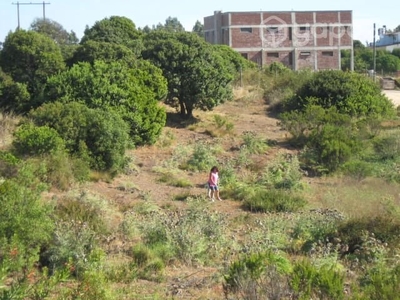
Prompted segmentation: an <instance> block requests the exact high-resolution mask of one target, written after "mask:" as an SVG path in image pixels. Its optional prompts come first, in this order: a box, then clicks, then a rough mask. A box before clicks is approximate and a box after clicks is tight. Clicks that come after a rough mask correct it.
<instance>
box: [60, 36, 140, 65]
mask: <svg viewBox="0 0 400 300" xmlns="http://www.w3.org/2000/svg"><path fill="white" fill-rule="evenodd" d="M96 60H103V61H106V62H113V61H121V60H123V61H126V62H132V61H136V55H135V53H134V52H133V51H132V50H130V49H129V48H128V47H126V46H124V45H120V44H115V43H108V42H97V41H87V42H86V43H84V44H82V45H80V46H79V47H78V48H77V49H76V51H75V53H74V55H73V56H72V57H71V58H70V59H69V60H68V61H67V64H68V65H69V66H72V65H73V64H75V63H77V62H90V63H94V62H95V61H96Z"/></svg>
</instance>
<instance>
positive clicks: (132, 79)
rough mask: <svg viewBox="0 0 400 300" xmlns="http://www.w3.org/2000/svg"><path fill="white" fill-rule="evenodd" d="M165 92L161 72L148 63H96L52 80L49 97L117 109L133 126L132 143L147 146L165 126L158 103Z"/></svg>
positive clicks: (82, 64) (66, 72) (74, 66)
mask: <svg viewBox="0 0 400 300" xmlns="http://www.w3.org/2000/svg"><path fill="white" fill-rule="evenodd" d="M165 91H166V82H165V79H164V78H163V77H162V74H161V71H160V70H159V69H157V68H155V67H152V66H151V65H150V64H149V63H148V62H142V63H138V67H137V68H130V67H129V66H128V65H127V64H126V63H119V62H112V63H106V62H103V61H96V62H95V63H94V64H93V65H91V64H89V63H78V64H75V65H73V66H72V68H71V69H69V70H68V71H65V72H63V73H60V74H58V75H56V76H53V77H51V78H49V80H48V83H47V86H46V90H45V97H46V99H47V100H50V101H53V102H55V101H60V102H63V103H70V102H74V101H76V102H80V103H83V104H86V105H87V106H88V107H90V108H99V109H102V110H106V111H107V110H114V111H115V112H116V113H118V114H119V115H120V117H122V118H123V119H124V121H125V122H127V123H128V124H129V128H130V136H131V138H132V140H133V141H134V142H135V143H137V144H146V143H154V142H155V141H156V139H157V137H158V136H159V135H160V133H161V130H162V128H163V126H164V125H165V121H166V113H165V110H164V109H163V108H162V107H160V106H159V105H158V102H157V100H159V99H160V97H162V96H163V95H165Z"/></svg>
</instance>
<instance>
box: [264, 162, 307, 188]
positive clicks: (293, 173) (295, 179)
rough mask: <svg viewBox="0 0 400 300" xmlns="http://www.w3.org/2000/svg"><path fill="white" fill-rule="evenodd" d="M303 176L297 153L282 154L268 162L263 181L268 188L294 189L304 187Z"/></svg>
mask: <svg viewBox="0 0 400 300" xmlns="http://www.w3.org/2000/svg"><path fill="white" fill-rule="evenodd" d="M302 178H303V173H302V171H301V169H300V162H299V159H298V157H297V155H289V154H281V155H279V156H278V157H277V158H276V159H274V160H273V161H271V162H270V163H268V165H267V167H266V169H265V171H264V172H263V174H262V179H261V183H262V184H264V185H265V186H266V187H268V188H275V189H287V190H293V189H298V188H301V187H302V185H301V179H302Z"/></svg>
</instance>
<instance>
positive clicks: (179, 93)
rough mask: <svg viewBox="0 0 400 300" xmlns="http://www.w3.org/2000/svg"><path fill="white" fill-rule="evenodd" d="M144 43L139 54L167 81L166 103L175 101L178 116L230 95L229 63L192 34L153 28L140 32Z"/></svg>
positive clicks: (211, 104) (171, 103) (188, 114)
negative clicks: (153, 65)
mask: <svg viewBox="0 0 400 300" xmlns="http://www.w3.org/2000/svg"><path fill="white" fill-rule="evenodd" d="M144 44H145V50H144V51H143V53H142V55H143V57H144V58H145V59H148V60H150V61H152V62H153V63H154V64H155V65H156V66H158V67H160V68H161V69H162V70H163V75H164V77H165V78H166V79H167V81H168V95H167V99H166V101H167V103H168V104H170V105H172V106H176V104H177V103H176V101H178V102H179V106H180V113H181V115H182V116H186V117H192V116H193V110H194V109H202V110H211V109H213V108H214V107H215V106H217V105H219V104H220V103H223V102H224V101H226V100H229V99H231V98H232V88H231V86H230V83H231V82H232V80H233V74H231V73H230V69H229V67H230V66H232V65H231V64H229V65H227V64H226V63H227V60H226V59H224V58H222V57H221V56H220V55H219V54H217V53H216V51H215V50H214V48H213V47H212V46H211V45H209V44H207V43H206V42H205V41H204V39H202V38H200V37H199V36H197V35H196V34H193V33H189V32H182V33H170V32H166V31H160V30H154V31H151V32H150V33H148V34H146V35H145V36H144Z"/></svg>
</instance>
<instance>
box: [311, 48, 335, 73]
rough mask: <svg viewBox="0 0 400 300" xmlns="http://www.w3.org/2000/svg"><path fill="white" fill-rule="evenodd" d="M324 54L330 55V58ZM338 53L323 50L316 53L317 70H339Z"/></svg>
mask: <svg viewBox="0 0 400 300" xmlns="http://www.w3.org/2000/svg"><path fill="white" fill-rule="evenodd" d="M324 53H332V54H333V55H332V56H328V55H327V54H325V55H324ZM338 56H339V51H338V50H324V51H321V50H319V51H317V61H318V65H317V67H318V69H319V70H325V69H340V67H339V60H338V58H339V57H338Z"/></svg>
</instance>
